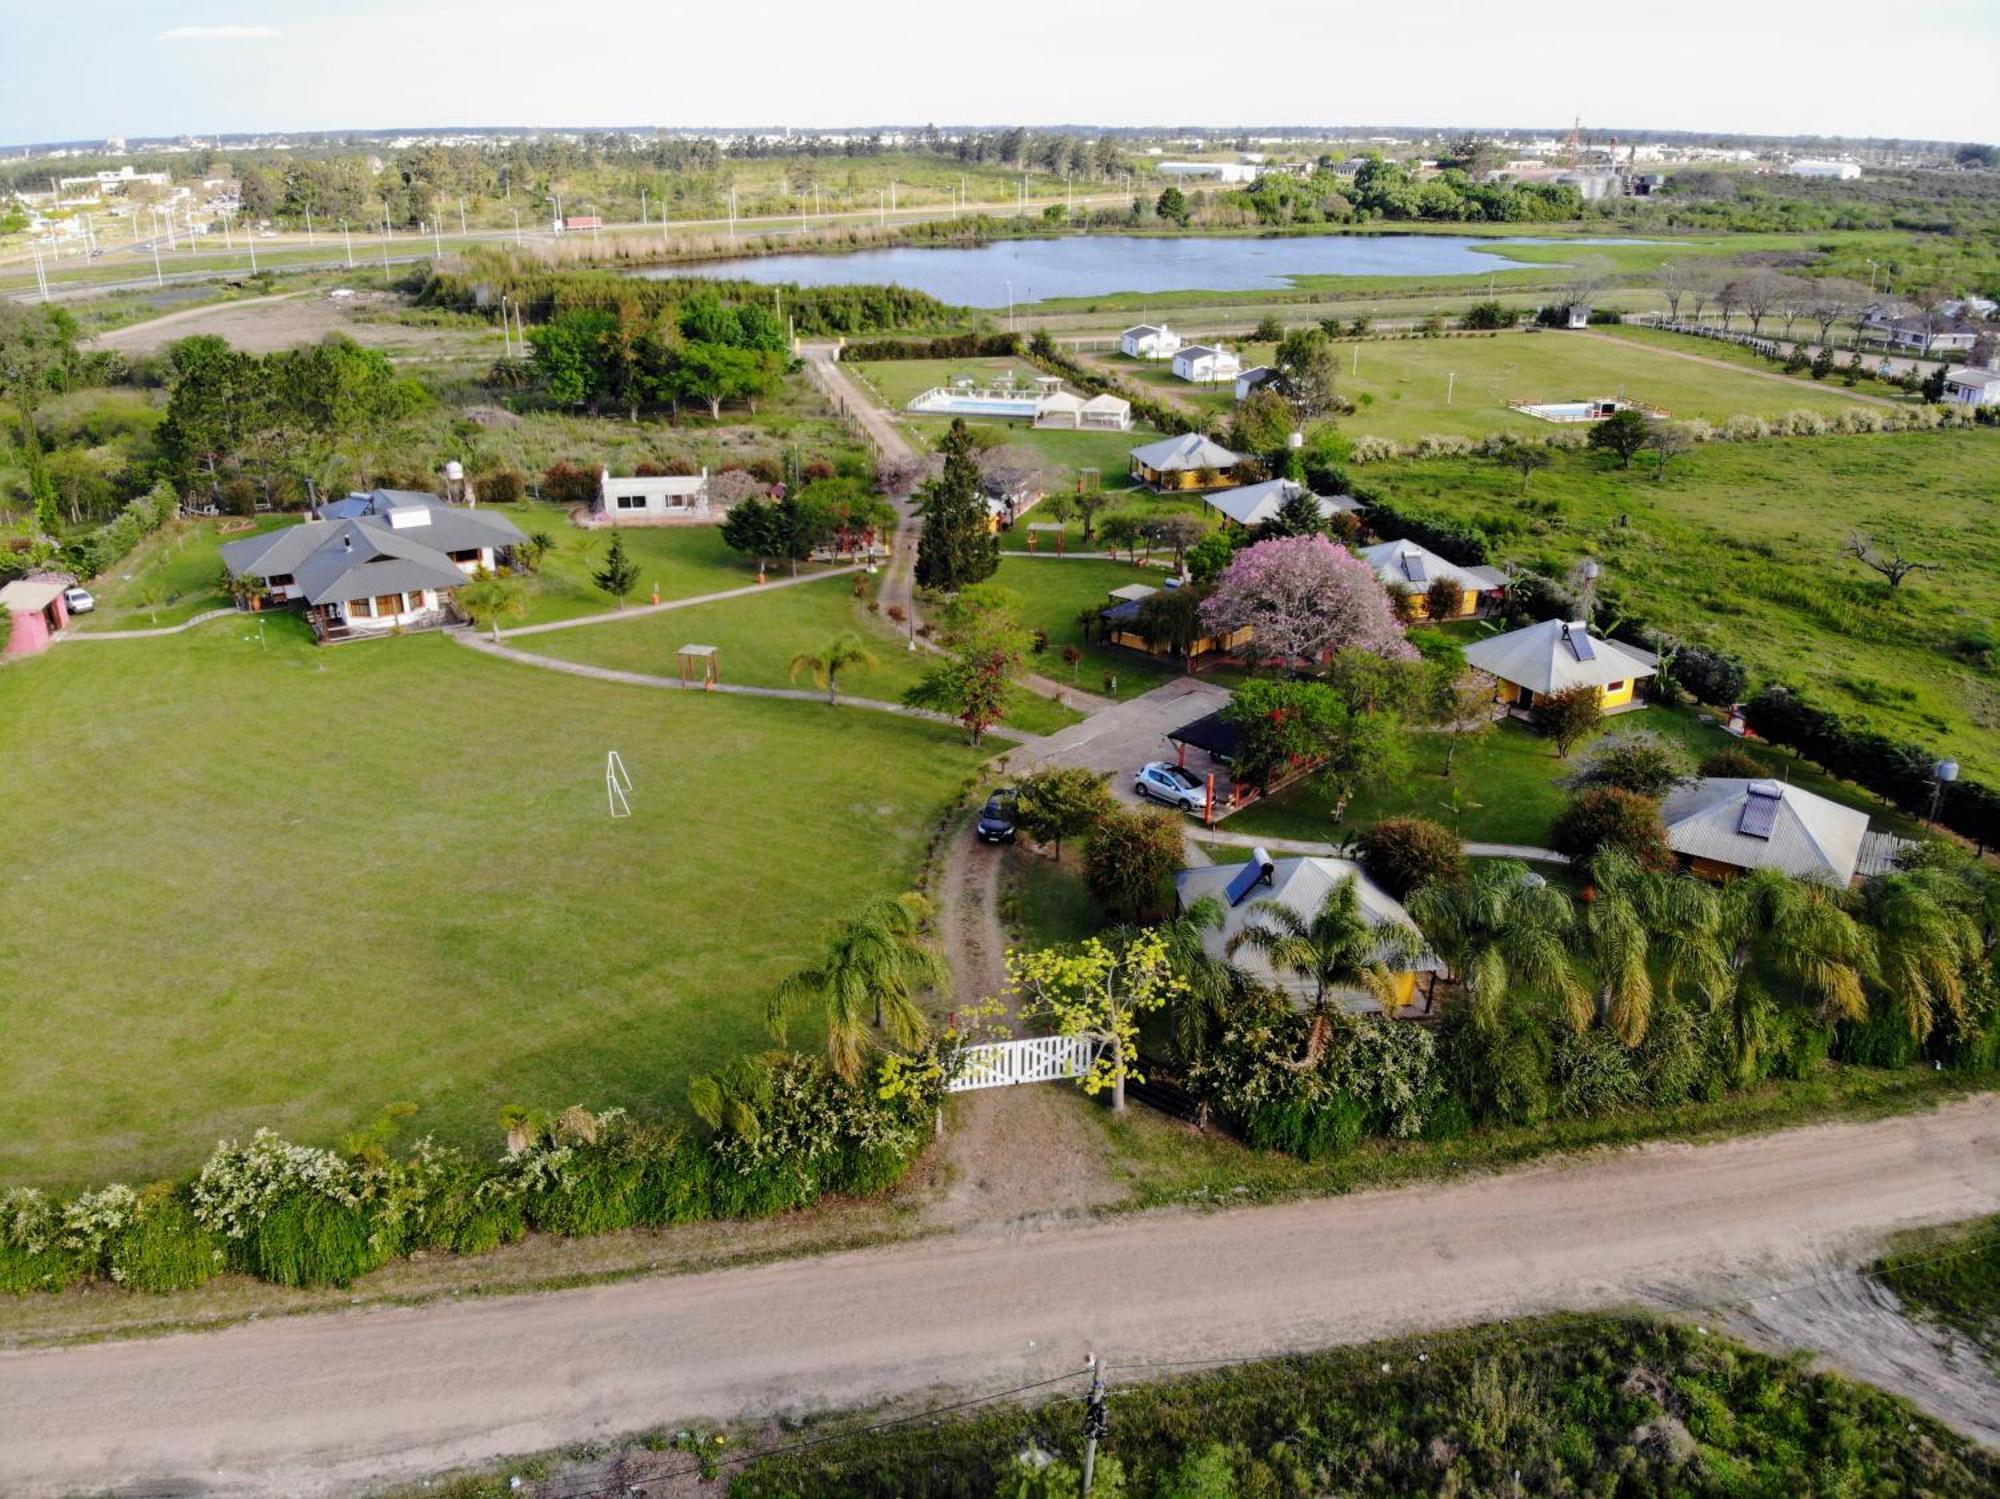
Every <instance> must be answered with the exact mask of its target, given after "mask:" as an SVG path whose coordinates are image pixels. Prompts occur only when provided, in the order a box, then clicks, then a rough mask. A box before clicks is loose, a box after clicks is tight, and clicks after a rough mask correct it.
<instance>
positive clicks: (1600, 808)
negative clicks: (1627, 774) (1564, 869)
mask: <svg viewBox="0 0 2000 1499" xmlns="http://www.w3.org/2000/svg"><path fill="white" fill-rule="evenodd" d="M1549 847H1551V848H1553V849H1554V850H1555V851H1556V852H1557V853H1559V854H1561V855H1563V857H1565V858H1567V859H1569V860H1570V861H1571V862H1573V863H1576V864H1588V863H1589V862H1590V861H1591V860H1592V859H1594V858H1596V857H1597V855H1598V854H1599V853H1601V852H1603V851H1604V850H1605V849H1607V848H1615V849H1618V850H1620V851H1621V852H1624V853H1627V854H1630V855H1631V856H1632V857H1633V858H1634V859H1636V860H1637V861H1638V862H1639V863H1640V864H1642V865H1644V866H1645V867H1647V868H1649V869H1666V868H1670V867H1671V866H1672V864H1673V856H1672V854H1671V853H1670V852H1669V850H1668V848H1667V830H1666V828H1665V826H1664V825H1663V824H1662V823H1661V822H1660V807H1659V803H1658V802H1655V801H1653V800H1652V799H1651V798H1650V797H1644V796H1640V795H1639V794H1638V793H1636V792H1632V791H1621V790H1619V789H1618V788H1617V787H1615V786H1593V787H1591V788H1590V789H1589V790H1586V791H1580V792H1578V793H1577V794H1576V795H1575V796H1574V797H1572V798H1571V799H1570V802H1569V805H1568V806H1566V807H1564V808H1563V809H1562V811H1560V812H1558V813H1557V814H1556V819H1555V821H1554V822H1553V823H1551V824H1550V825H1549Z"/></svg>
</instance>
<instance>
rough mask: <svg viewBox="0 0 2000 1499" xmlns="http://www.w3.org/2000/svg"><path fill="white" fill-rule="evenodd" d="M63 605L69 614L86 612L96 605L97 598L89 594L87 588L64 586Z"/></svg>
mask: <svg viewBox="0 0 2000 1499" xmlns="http://www.w3.org/2000/svg"><path fill="white" fill-rule="evenodd" d="M62 597H63V607H64V608H65V609H67V610H69V612H70V613H71V614H88V613H90V611H91V610H93V609H95V608H96V607H97V600H96V599H94V598H92V597H91V596H90V590H89V589H88V588H65V589H64V590H63V595H62Z"/></svg>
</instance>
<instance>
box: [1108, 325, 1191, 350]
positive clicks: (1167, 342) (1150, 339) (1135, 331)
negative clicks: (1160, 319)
mask: <svg viewBox="0 0 2000 1499" xmlns="http://www.w3.org/2000/svg"><path fill="white" fill-rule="evenodd" d="M1180 346H1181V336H1180V335H1179V334H1178V333H1176V332H1174V330H1173V329H1171V328H1169V327H1168V326H1167V325H1166V324H1165V323H1141V324H1139V326H1138V327H1136V328H1127V329H1126V330H1125V331H1124V332H1123V333H1121V334H1119V335H1118V351H1119V352H1120V353H1121V354H1124V355H1125V356H1126V357H1127V358H1130V359H1171V358H1173V357H1174V355H1175V353H1176V352H1178V351H1179V349H1180Z"/></svg>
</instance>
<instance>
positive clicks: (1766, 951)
mask: <svg viewBox="0 0 2000 1499" xmlns="http://www.w3.org/2000/svg"><path fill="white" fill-rule="evenodd" d="M1721 905H1722V926H1721V936H1722V940H1723V943H1724V945H1725V947H1726V949H1727V951H1728V954H1729V960H1728V961H1729V983H1728V986H1727V987H1726V988H1725V989H1724V990H1723V992H1722V993H1721V994H1720V995H1718V996H1717V997H1718V998H1719V999H1720V1000H1721V1001H1722V1002H1723V1003H1726V1004H1727V1005H1728V1006H1729V1012H1730V1013H1729V1023H1730V1039H1731V1043H1732V1045H1733V1048H1734V1050H1735V1053H1736V1063H1737V1066H1738V1068H1739V1069H1744V1068H1747V1067H1748V1066H1749V1064H1750V1062H1751V1060H1752V1058H1754V1057H1755V1056H1756V1054H1757V1051H1758V1048H1759V1047H1760V1046H1761V1045H1762V1043H1763V1039H1764V1030H1765V1026H1766V1024H1767V1022H1768V1020H1769V1018H1770V1015H1771V1012H1772V1010H1773V1008H1774V1007H1775V1005H1776V1003H1777V1000H1778V996H1776V995H1774V994H1773V993H1772V992H1771V991H1770V989H1769V988H1768V987H1767V985H1766V983H1765V979H1766V977H1767V976H1768V977H1772V978H1777V979H1779V980H1782V981H1784V982H1786V983H1788V984H1790V985H1792V986H1793V987H1794V988H1795V989H1796V990H1797V992H1798V994H1799V996H1800V997H1801V998H1804V999H1806V1000H1808V1001H1809V1002H1810V1003H1811V1004H1812V1005H1813V1007H1814V1009H1815V1010H1816V1012H1817V1013H1818V1014H1819V1016H1820V1018H1821V1019H1847V1020H1860V1019H1862V1018H1863V1017H1865V1016H1866V1015H1867V1013H1868V997H1867V991H1866V987H1865V984H1866V980H1867V978H1868V976H1869V975H1870V974H1871V973H1873V972H1874V970H1875V945H1874V941H1873V937H1872V934H1871V933H1870V932H1869V931H1868V929H1867V928H1865V927H1863V926H1862V925H1861V924H1860V923H1859V922H1858V921H1856V920H1855V919H1854V917H1853V915H1852V914H1851V913H1850V912H1849V911H1848V909H1847V907H1846V903H1845V897H1844V894H1843V892H1841V891H1839V890H1836V889H1834V887H1833V886H1831V885H1827V884H1823V883H1821V882H1820V881H1818V880H1805V879H1799V878H1797V877H1796V876H1794V875H1789V874H1786V873H1784V872H1783V871H1781V870H1776V869H1753V870H1751V871H1750V872H1749V873H1748V874H1746V875H1744V876H1743V877H1742V878H1740V879H1738V880H1735V881H1732V882H1731V883H1730V884H1729V885H1728V886H1726V887H1725V888H1724V890H1723V894H1722V903H1721Z"/></svg>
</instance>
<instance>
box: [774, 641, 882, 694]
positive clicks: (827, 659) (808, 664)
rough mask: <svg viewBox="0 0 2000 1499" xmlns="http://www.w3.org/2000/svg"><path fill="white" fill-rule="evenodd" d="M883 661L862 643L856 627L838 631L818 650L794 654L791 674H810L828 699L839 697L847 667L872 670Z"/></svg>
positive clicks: (814, 683) (814, 684)
mask: <svg viewBox="0 0 2000 1499" xmlns="http://www.w3.org/2000/svg"><path fill="white" fill-rule="evenodd" d="M880 664H881V663H880V662H878V661H877V660H876V659H875V653H874V652H873V651H871V650H869V649H868V647H867V646H865V645H863V644H862V643H861V637H860V636H859V635H856V634H855V633H854V632H853V631H851V630H850V631H848V632H846V633H844V634H840V635H836V636H834V637H833V639H831V640H829V641H828V642H827V643H826V644H825V645H823V646H821V647H820V648H819V649H818V650H816V651H801V652H799V654H798V655H796V656H794V657H792V671H791V677H792V680H793V681H794V682H796V681H797V680H798V679H799V676H800V674H801V673H804V674H806V675H809V676H811V678H812V679H813V686H815V687H817V688H819V689H820V690H821V691H822V692H824V693H825V694H826V700H827V701H828V702H829V703H835V702H839V701H840V674H841V673H842V672H844V671H849V670H853V671H873V670H874V669H875V668H876V667H877V666H879V665H880Z"/></svg>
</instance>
